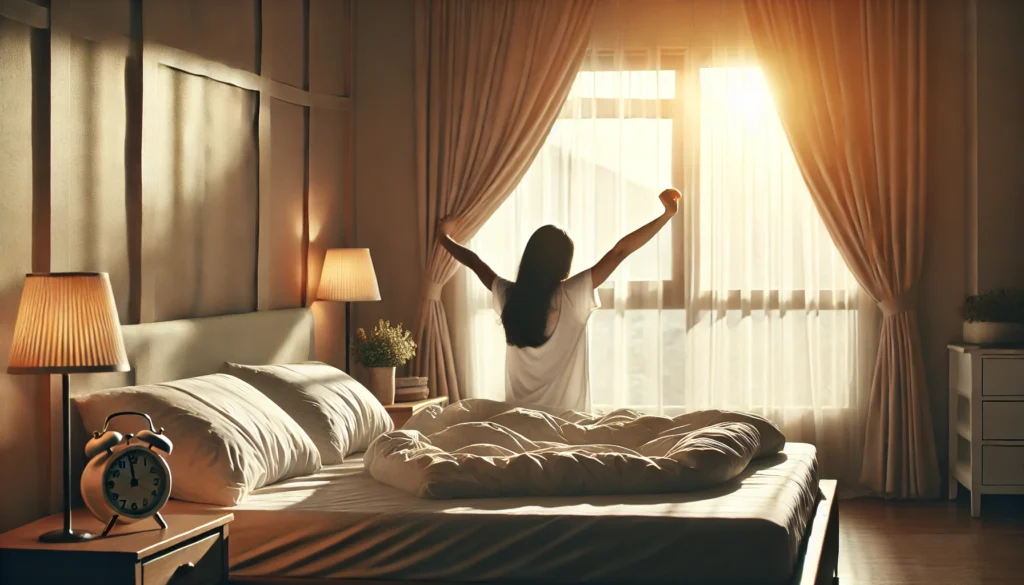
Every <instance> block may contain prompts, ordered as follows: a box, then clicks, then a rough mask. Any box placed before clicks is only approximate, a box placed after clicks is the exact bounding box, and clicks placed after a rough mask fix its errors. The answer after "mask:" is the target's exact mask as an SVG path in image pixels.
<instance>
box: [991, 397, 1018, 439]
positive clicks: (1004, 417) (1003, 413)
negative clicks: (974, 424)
mask: <svg viewBox="0 0 1024 585" xmlns="http://www.w3.org/2000/svg"><path fill="white" fill-rule="evenodd" d="M982 404H984V406H983V407H982V421H981V424H982V431H983V432H982V434H981V437H982V438H983V439H988V440H997V441H1024V402H995V401H988V402H983V403H982Z"/></svg>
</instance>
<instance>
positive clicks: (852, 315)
mask: <svg viewBox="0 0 1024 585" xmlns="http://www.w3.org/2000/svg"><path fill="white" fill-rule="evenodd" d="M670 185H671V186H675V187H677V188H679V189H680V190H681V191H682V192H683V201H682V206H681V208H680V212H679V214H678V215H677V216H676V217H675V218H674V220H673V221H672V222H671V224H670V225H669V226H668V227H667V228H666V229H665V230H664V231H663V232H662V233H661V234H660V235H659V236H658V237H657V239H656V240H655V241H652V242H651V243H650V244H648V245H647V246H646V247H644V248H643V249H641V250H640V251H639V252H637V253H636V254H635V255H634V256H632V257H631V258H629V259H628V260H627V261H626V263H624V265H623V266H622V267H621V268H620V269H619V270H618V271H617V272H616V273H615V274H614V275H613V277H612V279H610V280H609V281H608V282H607V283H606V284H605V285H604V286H603V287H601V289H600V290H599V295H600V298H601V303H602V308H601V310H599V311H597V312H596V313H595V314H594V316H593V318H592V320H591V322H590V328H589V335H590V351H591V356H590V364H591V365H590V368H591V372H590V380H591V392H592V400H593V404H594V408H595V409H596V410H603V411H607V410H609V409H614V408H619V407H628V408H633V409H637V410H640V411H645V412H649V413H654V414H664V415H670V416H671V415H675V414H679V413H682V412H686V411H691V410H698V409H708V408H723V409H733V410H744V411H749V412H755V413H758V414H761V415H764V416H766V417H768V418H769V419H771V420H772V421H774V422H776V423H777V424H779V425H780V426H781V427H782V429H783V430H784V431H785V432H786V434H787V437H788V438H789V440H791V441H805V442H811V443H815V444H816V445H817V446H818V448H819V450H820V452H821V457H820V461H821V464H822V467H823V473H824V474H826V475H827V476H831V477H839V478H841V479H849V480H850V482H851V483H852V482H854V481H855V480H856V478H857V476H858V473H859V471H860V463H861V454H862V449H863V437H862V435H863V428H864V416H865V414H864V413H865V411H866V403H867V392H868V389H869V387H870V375H871V366H872V364H873V360H874V357H875V346H874V343H876V340H877V337H878V333H877V331H878V330H877V326H878V325H877V317H876V309H875V308H874V304H873V303H872V302H871V301H870V299H869V298H867V297H866V295H864V294H862V293H861V292H860V290H859V287H858V285H857V282H856V281H855V280H854V278H853V277H852V275H851V274H850V272H849V270H848V269H847V267H846V265H845V263H844V262H843V260H842V258H841V257H840V255H839V253H838V252H837V250H836V248H835V246H834V245H833V243H832V240H831V239H830V237H829V235H828V233H827V232H826V230H825V228H824V226H823V225H822V222H821V220H820V218H819V216H818V214H817V212H816V210H815V208H814V205H813V203H812V200H811V197H810V194H809V193H808V191H807V187H806V185H805V184H804V182H803V179H802V178H801V175H800V171H799V169H798V168H797V165H796V162H795V160H794V158H793V154H792V152H791V151H790V148H789V145H788V142H787V140H786V137H785V134H784V133H783V130H782V128H781V126H780V123H779V120H778V117H777V115H776V113H775V109H774V106H773V104H772V100H771V96H770V94H769V92H768V89H767V87H766V86H765V82H764V79H763V78H762V75H761V71H760V69H759V68H758V66H757V62H756V57H754V56H753V54H752V53H751V52H749V51H745V50H740V49H738V48H732V47H716V48H714V49H707V48H703V49H689V48H686V49H671V50H670V49H665V48H653V49H643V50H631V49H626V48H623V47H618V48H613V49H606V50H598V49H596V48H593V47H592V48H591V50H590V51H589V52H588V56H587V58H586V59H585V61H584V64H583V68H582V70H581V71H580V72H579V74H578V75H577V78H576V83H575V86H574V87H573V89H572V92H571V94H570V96H569V99H568V101H567V102H566V104H565V107H564V109H563V111H562V114H561V116H560V119H559V120H558V121H557V122H556V123H555V126H554V128H553V130H552V132H551V135H550V136H549V138H548V140H547V143H546V144H545V146H544V147H543V149H542V151H541V153H540V154H539V155H538V157H537V159H536V161H535V162H534V163H533V166H532V168H531V169H530V171H529V173H528V174H527V175H526V177H525V178H524V179H523V181H522V183H521V184H520V185H519V187H518V188H517V189H516V191H515V192H514V194H513V195H512V196H511V197H510V198H509V199H508V201H507V202H506V203H505V204H504V205H503V206H502V207H501V208H500V209H499V210H498V212H497V213H496V214H495V215H494V216H493V217H492V218H491V219H490V220H489V221H488V223H487V224H486V226H485V227H484V228H483V229H482V230H481V231H480V232H479V234H478V235H477V237H476V238H474V239H473V240H472V242H471V243H470V247H472V248H473V249H474V250H475V251H477V252H478V253H479V254H480V256H481V257H482V258H484V259H485V260H486V261H487V262H488V263H489V264H490V265H491V266H492V267H493V268H494V269H495V270H496V271H497V272H498V273H499V274H500V275H502V276H504V277H506V278H509V279H514V278H515V275H516V270H517V267H518V262H519V256H520V254H521V253H522V250H523V247H524V246H525V244H526V240H527V239H528V238H529V236H530V234H531V233H532V232H533V231H534V230H535V229H536V228H537V227H539V226H541V225H544V224H547V223H552V224H555V225H558V226H560V227H563V228H565V229H566V230H567V231H568V232H569V234H570V235H571V236H572V237H573V239H574V240H575V242H576V257H575V261H574V266H573V272H574V273H575V272H576V271H579V270H583V269H585V268H588V267H589V266H591V265H592V264H593V263H594V262H595V261H596V260H597V259H598V258H600V257H601V255H602V254H604V253H605V252H606V251H607V250H608V249H609V248H610V247H611V246H612V245H613V244H614V243H615V242H616V240H617V239H618V238H620V237H621V236H622V235H624V234H626V233H628V232H629V231H631V230H633V229H635V228H637V227H639V226H640V225H642V224H643V223H645V222H646V221H648V220H650V219H652V218H654V217H655V216H656V215H657V214H658V213H659V212H660V210H661V206H660V204H659V203H658V200H657V194H658V193H659V192H660V191H661V189H663V188H664V187H667V186H670ZM463 280H464V282H463V284H462V285H461V286H462V287H463V290H462V291H460V292H461V293H462V295H464V296H463V297H462V298H461V299H459V300H458V301H457V302H458V306H459V307H460V311H462V314H461V315H459V318H458V319H456V327H457V331H458V332H459V334H460V335H459V336H460V337H462V338H463V341H462V343H460V344H459V345H460V346H461V347H462V348H463V349H462V351H461V354H462V355H461V356H460V357H461V360H460V361H461V365H462V367H463V372H464V376H465V378H466V381H467V383H466V389H467V394H468V395H469V396H471V397H485V398H495V399H501V398H502V397H503V394H504V385H503V384H504V382H503V381H504V377H503V376H504V358H505V344H504V337H503V334H502V331H501V324H500V321H499V319H498V317H497V316H496V315H495V313H494V312H493V311H492V309H491V301H490V295H489V293H488V291H487V290H486V289H484V288H483V287H482V286H481V285H480V283H479V282H478V281H477V280H476V279H475V278H472V277H469V278H464V279H463Z"/></svg>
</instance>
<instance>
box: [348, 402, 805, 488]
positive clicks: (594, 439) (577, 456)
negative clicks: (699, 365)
mask: <svg viewBox="0 0 1024 585" xmlns="http://www.w3.org/2000/svg"><path fill="white" fill-rule="evenodd" d="M785 443H786V438H785V436H784V435H783V434H782V432H781V431H779V429H778V428H776V427H775V426H774V425H773V424H771V423H770V422H768V421H767V420H765V419H763V418H761V417H758V416H755V415H752V414H747V413H741V412H730V411H721V410H705V411H698V412H693V413H688V414H683V415H680V416H677V417H674V418H666V417H659V416H646V415H641V414H639V413H637V412H634V411H631V410H618V411H615V412H612V413H609V414H607V415H603V416H596V415H586V414H582V413H578V412H568V413H564V414H562V415H561V416H553V415H551V414H548V413H545V412H541V411H537V410H529V409H524V408H516V407H513V406H512V405H509V404H507V403H503V402H496V401H491V400H480V399H475V400H473V399H471V400H463V401H461V402H458V403H456V404H453V405H451V406H448V407H446V408H444V409H441V408H438V407H433V408H429V409H427V410H424V411H422V412H420V413H418V414H417V415H415V416H414V417H413V418H411V419H410V420H409V422H408V423H406V425H405V427H404V428H403V429H402V430H397V431H393V432H390V433H385V434H384V435H381V436H380V437H378V438H377V439H376V440H375V441H374V442H373V443H372V444H371V445H370V448H369V449H368V450H367V452H366V454H365V456H364V457H363V462H364V465H365V467H366V469H367V471H369V473H370V475H372V476H373V478H374V479H376V480H377V481H379V482H382V483H385V484H387V485H390V486H393V487H396V488H398V489H401V490H403V491H405V492H407V493H409V494H412V495H415V496H418V497H421V498H436V499H449V498H480V497H498V496H541V495H543V496H558V495H587V494H594V495H598V494H642V493H665V492H684V491H691V490H699V489H705V488H708V487H711V486H714V485H717V484H720V483H723V482H726V481H729V480H730V479H732V478H734V477H736V476H737V475H739V474H740V473H741V472H742V471H743V470H744V469H745V468H746V466H747V464H748V463H750V461H752V460H753V459H756V458H758V457H763V456H765V455H772V454H775V453H778V452H779V451H781V450H782V448H783V447H784V446H785Z"/></svg>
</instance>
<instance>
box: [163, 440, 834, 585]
mask: <svg viewBox="0 0 1024 585" xmlns="http://www.w3.org/2000/svg"><path fill="white" fill-rule="evenodd" d="M817 486H818V465H817V459H816V454H815V449H814V447H813V446H811V445H807V444H802V443H789V444H787V445H786V447H785V449H784V451H783V452H782V453H780V454H778V455H775V456H772V457H766V458H762V459H758V460H755V461H753V462H752V463H751V464H750V465H749V466H748V468H747V470H746V471H745V472H744V473H743V474H742V475H740V476H739V477H737V478H735V479H733V480H732V481H730V482H728V483H726V484H723V485H721V486H719V487H717V488H714V489H710V490H705V491H699V492H689V493H685V494H661V495H629V496H587V497H545V498H492V499H476V500H423V499H419V498H416V497H413V496H411V495H408V494H405V493H404V492H401V491H399V490H397V489H394V488H391V487H388V486H386V485H383V484H380V483H378V482H376V481H374V480H373V479H372V478H371V477H370V476H369V474H368V473H367V472H366V471H364V469H363V463H362V460H361V458H360V457H358V456H355V457H351V458H349V459H348V460H347V461H346V462H345V463H343V464H341V465H336V466H330V467H325V468H324V469H323V470H322V471H321V472H320V473H318V474H316V475H311V476H306V477H301V478H295V479H291V480H288V481H285V482H282V483H278V484H275V485H272V486H268V487H264V488H261V489H259V490H256V491H254V492H253V493H252V494H250V495H249V497H248V498H246V500H245V502H243V503H242V504H240V505H238V506H234V507H230V508H221V507H211V506H204V505H200V504H190V503H185V502H178V501H172V502H170V503H169V505H168V511H169V512H172V513H173V512H182V513H186V512H187V513H196V512H203V511H212V510H218V511H219V510H230V511H232V512H233V513H234V515H235V520H234V522H232V523H231V526H230V533H231V538H230V543H231V544H230V550H229V556H230V566H231V572H232V574H234V575H236V576H248V577H290V578H335V579H393V580H410V581H444V582H474V581H477V582H478V581H494V582H499V581H520V582H530V583H623V584H625V583H631V584H638V583H669V582H671V583H684V584H689V583H706V584H716V583H748V584H749V583H766V584H767V583H787V582H788V581H789V579H790V577H791V575H792V573H793V569H794V566H795V564H796V563H797V561H798V558H799V555H800V551H801V543H802V541H803V537H804V533H805V531H806V530H807V528H808V525H809V522H810V520H811V518H812V517H813V512H814V507H815V504H816V500H817V494H818V488H817Z"/></svg>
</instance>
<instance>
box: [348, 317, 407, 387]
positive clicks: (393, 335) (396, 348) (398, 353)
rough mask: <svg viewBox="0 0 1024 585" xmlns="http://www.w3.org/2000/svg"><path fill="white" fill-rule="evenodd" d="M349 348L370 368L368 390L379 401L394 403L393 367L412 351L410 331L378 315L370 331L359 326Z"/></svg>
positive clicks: (403, 361)
mask: <svg viewBox="0 0 1024 585" xmlns="http://www.w3.org/2000/svg"><path fill="white" fill-rule="evenodd" d="M352 349H353V350H354V351H355V354H356V361H358V362H359V363H361V364H363V365H364V366H366V367H367V368H368V369H369V370H370V391H371V392H373V395H374V396H376V397H377V400H380V403H381V404H394V403H395V368H396V367H398V366H401V365H404V364H405V362H407V361H409V360H410V359H412V358H413V356H415V355H416V343H415V342H414V341H413V340H412V334H411V333H409V332H408V331H406V330H403V329H402V324H401V323H399V324H398V326H396V327H392V326H391V321H385V320H384V319H381V320H380V321H378V322H377V326H376V327H374V328H373V331H371V332H370V333H367V332H366V330H365V329H363V328H362V327H360V328H359V329H357V330H356V341H355V343H354V344H353V347H352Z"/></svg>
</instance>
